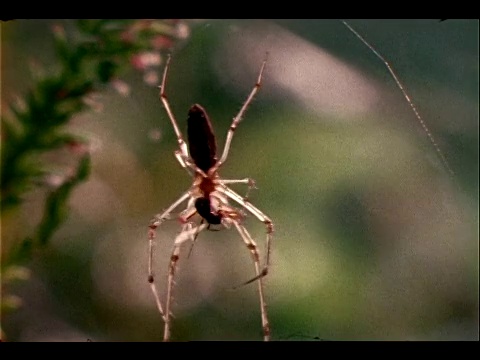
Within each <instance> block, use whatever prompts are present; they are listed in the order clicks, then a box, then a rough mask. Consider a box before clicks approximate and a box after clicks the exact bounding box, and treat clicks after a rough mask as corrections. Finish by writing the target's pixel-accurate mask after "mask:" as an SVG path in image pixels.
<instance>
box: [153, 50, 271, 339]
mask: <svg viewBox="0 0 480 360" xmlns="http://www.w3.org/2000/svg"><path fill="white" fill-rule="evenodd" d="M169 63H170V57H169V58H168V60H167V64H166V66H165V70H164V73H163V79H162V85H161V91H160V99H161V100H162V102H163V105H164V106H165V110H166V111H167V114H168V117H169V118H170V121H171V123H172V126H173V129H174V131H175V134H176V136H177V141H178V145H179V150H177V151H175V157H176V158H177V160H178V162H179V163H180V165H181V166H182V167H183V168H184V169H185V170H187V172H188V173H189V174H190V175H191V176H192V177H193V183H192V186H191V187H190V188H189V189H188V190H187V191H186V192H185V193H183V195H181V196H180V198H179V199H178V200H176V201H175V202H174V203H173V204H172V205H170V206H169V207H168V208H167V209H166V210H165V211H164V212H163V213H161V214H159V215H157V216H156V217H155V219H154V220H153V221H152V223H151V224H150V230H149V236H148V238H149V263H148V281H149V283H150V286H151V289H152V292H153V294H154V297H155V301H156V304H157V308H158V310H159V311H160V313H161V314H162V316H163V319H164V321H165V329H164V340H165V341H168V340H169V339H170V325H171V324H170V323H171V314H170V308H171V299H172V289H173V278H174V276H175V271H176V266H177V262H178V260H179V255H180V246H181V245H182V244H183V243H184V242H185V241H187V240H191V241H194V240H195V239H196V237H197V236H198V234H199V233H200V232H201V231H203V230H205V229H207V228H210V225H223V226H224V227H227V228H231V227H232V225H233V226H234V227H235V229H236V230H237V231H238V233H239V234H240V236H241V238H242V240H243V241H244V243H245V245H246V246H247V249H248V250H249V251H250V253H251V255H252V258H253V261H254V264H255V277H253V278H252V279H250V280H249V281H247V282H245V284H248V283H251V282H254V281H256V282H257V283H258V292H259V297H260V311H261V318H262V329H263V337H264V340H269V339H270V325H269V323H268V318H267V307H266V304H265V300H264V295H263V281H262V278H263V277H264V276H265V275H267V273H268V266H269V258H270V240H271V237H272V234H273V223H272V221H271V220H270V218H269V217H268V216H266V215H265V214H263V212H261V211H260V210H259V209H258V208H256V207H255V206H254V205H252V204H251V203H250V202H249V201H248V200H247V197H248V191H249V190H250V189H251V188H254V187H255V183H254V181H253V180H252V179H249V178H245V179H222V178H221V177H220V176H219V174H218V169H219V168H220V167H221V166H222V165H223V163H224V162H225V161H226V159H227V156H228V152H229V149H230V144H231V141H232V138H233V134H234V132H235V129H236V127H237V125H238V123H239V122H240V121H241V119H242V116H243V114H244V113H245V111H246V109H247V106H248V105H249V104H250V102H251V101H252V99H253V97H254V96H255V94H256V92H257V91H258V89H259V88H260V86H261V80H262V75H263V71H264V69H265V64H266V59H265V60H264V62H263V64H262V67H261V69H260V73H259V75H258V79H257V82H256V84H255V86H254V88H253V89H252V91H251V92H250V95H249V96H248V98H247V100H246V101H245V103H244V104H243V106H242V108H241V109H240V111H239V113H238V114H237V116H235V117H234V118H233V122H232V124H231V125H230V129H229V130H228V133H227V139H226V141H225V147H224V149H223V153H222V156H221V157H220V159H218V158H217V153H216V152H217V145H216V140H215V135H214V132H213V127H212V124H211V122H210V119H209V117H208V115H207V113H206V111H205V110H204V109H203V107H201V106H200V105H198V104H195V105H193V106H192V107H191V108H190V110H189V112H188V118H187V126H188V130H187V133H188V148H187V144H186V143H185V141H184V139H183V136H182V133H181V132H180V130H179V127H178V124H177V121H176V120H175V117H174V116H173V113H172V111H171V109H170V105H169V103H168V101H167V96H166V94H165V84H166V78H167V71H168V66H169ZM228 184H246V185H247V186H248V191H247V194H246V195H245V196H244V197H242V196H240V195H239V194H237V193H236V192H235V191H233V190H232V189H230V188H229V187H228ZM187 200H188V202H187V207H186V209H185V210H183V211H182V212H181V213H180V216H179V220H180V222H181V223H182V230H181V232H180V233H179V235H178V236H177V237H176V238H175V242H174V247H173V251H172V254H171V256H170V263H169V270H168V278H167V298H166V302H165V311H164V310H163V306H162V302H161V301H160V296H159V295H158V291H157V288H156V285H155V281H154V276H153V240H154V238H155V234H156V229H157V227H158V226H160V224H161V223H162V222H164V221H165V220H167V219H169V218H170V215H171V213H172V211H173V210H175V208H177V207H178V206H179V205H180V204H182V203H183V202H185V201H187ZM229 200H231V201H234V202H235V203H237V204H238V205H240V206H241V208H243V209H245V210H246V211H247V212H248V213H250V214H252V215H253V216H254V217H256V218H257V219H258V220H259V221H261V222H262V223H264V224H265V227H266V234H267V238H266V245H265V247H266V251H265V263H264V267H263V268H262V270H260V256H259V252H258V249H257V245H256V243H255V241H254V240H253V239H252V237H251V236H250V234H249V233H248V231H247V229H246V228H245V226H244V225H243V224H242V220H243V217H244V215H243V212H242V211H241V210H240V209H238V208H234V207H233V206H231V205H230V204H229ZM196 214H198V215H199V216H200V217H201V218H202V221H201V223H200V224H199V225H195V224H194V223H193V222H192V221H191V219H192V218H193V217H194V215H196Z"/></svg>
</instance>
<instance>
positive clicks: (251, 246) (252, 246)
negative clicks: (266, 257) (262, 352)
mask: <svg viewBox="0 0 480 360" xmlns="http://www.w3.org/2000/svg"><path fill="white" fill-rule="evenodd" d="M232 222H233V224H234V225H235V227H236V228H237V231H238V233H239V234H240V236H241V237H242V239H243V241H244V242H245V245H247V248H248V250H250V253H251V255H252V259H253V262H254V265H255V275H256V276H255V278H256V279H258V296H259V297H260V311H261V316H262V329H263V339H264V341H269V340H270V324H269V322H268V316H267V304H266V303H265V296H264V293H263V279H262V276H261V273H260V255H259V253H258V248H257V244H256V243H255V241H253V239H252V237H251V236H250V234H249V233H248V231H247V229H246V228H245V226H243V225H241V224H240V223H239V222H238V221H236V220H232Z"/></svg>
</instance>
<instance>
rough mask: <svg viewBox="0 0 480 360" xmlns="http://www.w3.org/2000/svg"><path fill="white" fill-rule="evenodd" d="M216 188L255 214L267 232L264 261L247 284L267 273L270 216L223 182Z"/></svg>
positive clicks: (271, 228) (271, 233) (270, 228)
mask: <svg viewBox="0 0 480 360" xmlns="http://www.w3.org/2000/svg"><path fill="white" fill-rule="evenodd" d="M216 190H217V191H218V192H220V193H222V194H225V195H226V196H227V197H228V198H230V199H232V200H233V201H235V202H236V203H237V204H239V205H241V206H242V207H243V208H244V209H246V210H247V211H248V212H249V213H251V214H252V215H253V216H255V217H256V218H257V219H258V220H260V221H261V222H262V223H263V224H264V225H265V228H266V233H267V238H266V244H265V248H266V250H265V263H264V266H263V269H262V271H261V273H260V274H259V275H257V276H255V277H254V278H253V279H250V280H248V281H247V282H245V283H244V284H249V283H251V282H253V281H255V280H258V279H260V278H262V277H264V276H266V275H267V274H268V268H269V265H270V247H271V240H272V235H273V232H274V227H273V222H272V220H270V218H269V217H268V216H267V215H265V214H264V213H263V212H262V211H260V209H258V208H257V207H255V206H254V205H253V204H252V203H251V202H249V201H248V200H245V199H244V198H242V197H241V196H240V195H239V194H237V193H236V192H235V191H233V190H232V189H230V188H229V187H228V186H226V185H225V184H220V185H219V186H217V187H216Z"/></svg>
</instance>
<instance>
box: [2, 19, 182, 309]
mask: <svg viewBox="0 0 480 360" xmlns="http://www.w3.org/2000/svg"><path fill="white" fill-rule="evenodd" d="M181 25H183V26H184V24H182V23H180V22H179V21H169V20H109V19H108V20H78V21H76V22H75V27H74V29H73V30H74V31H72V33H71V34H67V32H66V31H65V29H64V27H63V26H61V25H55V26H53V29H52V30H53V38H54V45H55V46H54V49H55V56H56V59H57V60H58V64H56V65H55V67H53V70H52V71H51V73H48V74H47V73H40V72H38V71H37V72H35V73H34V74H33V75H34V77H35V78H34V82H33V83H32V85H31V88H30V90H29V91H28V92H27V93H26V94H25V95H24V97H23V98H22V99H19V100H18V101H17V102H16V103H14V104H11V106H10V109H9V110H10V112H9V113H8V114H7V115H3V114H2V118H1V125H2V134H1V199H0V206H1V211H2V215H4V214H5V213H6V212H8V211H11V210H14V209H18V207H19V206H20V205H21V204H22V200H23V198H24V197H25V195H26V194H27V193H28V192H31V191H35V190H37V189H38V188H40V187H42V188H46V189H47V191H48V194H47V196H46V200H45V204H44V207H43V214H42V218H41V221H40V223H39V224H38V225H37V227H36V229H35V231H34V233H33V234H31V235H28V236H26V237H25V238H24V239H20V240H18V241H15V244H14V246H13V247H12V250H11V251H10V252H9V253H8V254H7V255H5V254H2V255H3V259H2V267H1V270H2V274H3V275H5V274H8V273H9V272H10V271H11V269H14V268H17V266H16V265H18V264H19V263H25V262H28V261H29V260H31V258H32V256H33V254H34V253H35V251H36V250H38V249H41V248H42V247H44V246H46V245H48V243H49V241H50V239H51V238H52V236H53V235H54V233H55V231H56V230H57V229H58V228H59V227H60V226H61V225H62V223H63V221H64V220H65V219H66V218H67V217H68V200H69V198H70V195H71V193H72V191H73V190H74V189H75V188H76V186H77V185H79V184H80V183H82V182H84V181H86V180H87V179H88V176H89V173H90V153H89V146H88V139H84V138H80V137H78V136H76V135H74V134H71V133H69V132H68V124H69V121H70V120H71V119H72V118H73V117H74V116H75V115H77V114H78V113H80V112H82V111H84V110H87V109H88V105H87V101H85V98H86V97H87V96H88V95H90V94H92V93H93V92H98V91H101V90H102V89H103V88H104V86H105V85H106V84H109V83H111V82H112V80H115V79H118V78H119V77H120V76H121V75H122V74H123V73H125V72H126V71H128V70H129V69H130V68H131V67H132V66H133V67H134V68H136V69H137V70H142V71H145V70H147V69H148V68H149V66H151V64H150V65H149V64H142V63H141V62H138V61H137V62H134V61H133V60H134V59H135V57H138V56H140V55H142V54H145V53H147V54H148V53H153V54H157V55H159V54H160V52H161V51H165V50H166V49H168V48H169V47H171V46H172V45H173V44H174V40H176V39H178V38H179V37H182V36H177V35H178V34H179V33H180V32H179V31H178V28H179V26H181ZM143 65H144V66H143ZM61 149H67V150H68V151H69V153H70V154H72V160H73V163H75V162H76V165H74V166H73V167H72V168H73V169H75V170H73V171H71V173H72V174H73V175H69V176H66V177H65V179H64V180H63V182H62V183H61V184H57V185H56V186H51V185H52V184H50V186H49V187H48V186H45V185H48V180H47V179H48V176H49V175H51V174H49V172H48V170H47V167H46V164H45V163H44V161H42V157H41V156H42V155H43V154H46V153H51V152H53V151H58V150H61ZM52 188H53V189H52ZM9 279H11V277H8V276H3V281H2V285H6V283H7V282H8V281H9ZM4 298H5V299H6V298H7V297H4ZM6 308H12V306H10V305H9V306H7V304H3V303H2V310H4V309H6Z"/></svg>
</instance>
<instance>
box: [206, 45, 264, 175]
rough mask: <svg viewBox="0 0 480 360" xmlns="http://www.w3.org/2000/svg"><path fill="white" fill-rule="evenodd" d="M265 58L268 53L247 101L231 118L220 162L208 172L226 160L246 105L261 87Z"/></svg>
mask: <svg viewBox="0 0 480 360" xmlns="http://www.w3.org/2000/svg"><path fill="white" fill-rule="evenodd" d="M267 56H268V53H266V55H265V60H263V63H262V67H261V68H260V73H259V74H258V78H257V82H256V83H255V86H254V87H253V89H252V91H251V92H250V95H248V98H247V100H246V101H245V102H244V104H243V105H242V107H241V109H240V111H239V112H238V114H237V116H235V117H234V118H233V122H232V124H231V125H230V129H229V130H228V133H227V139H226V140H225V146H224V148H223V153H222V157H221V158H220V160H218V161H217V163H216V164H215V165H214V166H213V167H212V168H211V169H210V170H209V172H212V173H213V172H215V171H217V169H218V168H219V167H220V166H222V164H223V163H224V162H225V161H226V160H227V156H228V151H229V150H230V144H231V142H232V138H233V134H234V133H235V129H236V128H237V126H238V124H239V123H240V121H241V120H242V117H243V114H244V113H245V111H246V110H247V107H248V105H250V103H251V102H252V100H253V98H254V96H255V94H256V93H257V92H258V90H259V89H260V86H261V85H262V76H263V71H264V69H265V65H266V63H267Z"/></svg>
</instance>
